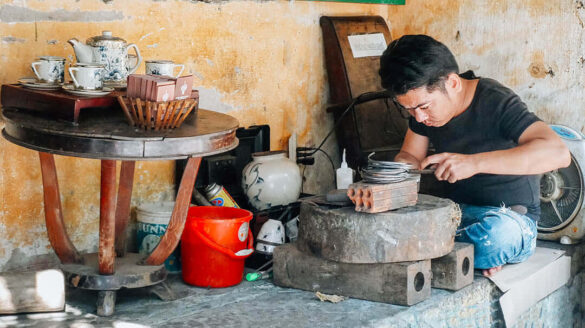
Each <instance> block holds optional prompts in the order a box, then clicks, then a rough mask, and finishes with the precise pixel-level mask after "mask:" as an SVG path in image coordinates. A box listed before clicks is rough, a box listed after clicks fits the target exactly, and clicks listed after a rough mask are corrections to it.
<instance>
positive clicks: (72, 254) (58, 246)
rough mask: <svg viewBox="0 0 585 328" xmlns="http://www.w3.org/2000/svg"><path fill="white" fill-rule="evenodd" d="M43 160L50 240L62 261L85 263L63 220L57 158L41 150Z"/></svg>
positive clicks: (40, 156)
mask: <svg viewBox="0 0 585 328" xmlns="http://www.w3.org/2000/svg"><path fill="white" fill-rule="evenodd" d="M39 158H40V161H41V174H42V176H43V195H44V203H45V223H46V226H47V233H48V235H49V242H50V243H51V246H52V247H53V250H55V253H56V254H57V257H59V260H61V263H63V264H67V263H83V258H82V257H81V256H80V255H79V253H78V252H77V249H75V246H74V245H73V243H72V242H71V240H70V239H69V235H68V234H67V230H65V223H64V222H63V210H62V209H61V197H60V196H59V183H58V181H57V170H56V168H55V159H54V157H53V155H52V154H48V153H43V152H39Z"/></svg>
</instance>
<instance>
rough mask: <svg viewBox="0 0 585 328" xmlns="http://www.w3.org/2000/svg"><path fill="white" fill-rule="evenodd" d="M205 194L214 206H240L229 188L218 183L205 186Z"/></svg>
mask: <svg viewBox="0 0 585 328" xmlns="http://www.w3.org/2000/svg"><path fill="white" fill-rule="evenodd" d="M205 196H206V197H207V199H209V202H210V203H211V204H212V205H213V206H225V207H235V208H240V207H239V206H238V204H236V202H235V201H234V199H233V198H232V196H230V194H228V192H227V190H225V188H224V187H223V186H221V185H218V184H217V183H212V184H210V185H208V186H207V187H205Z"/></svg>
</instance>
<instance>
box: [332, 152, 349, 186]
mask: <svg viewBox="0 0 585 328" xmlns="http://www.w3.org/2000/svg"><path fill="white" fill-rule="evenodd" d="M336 176H337V189H347V187H349V185H350V184H352V183H353V170H352V169H351V168H349V167H347V162H346V161H345V149H343V157H342V161H341V167H340V168H338V169H337V171H336Z"/></svg>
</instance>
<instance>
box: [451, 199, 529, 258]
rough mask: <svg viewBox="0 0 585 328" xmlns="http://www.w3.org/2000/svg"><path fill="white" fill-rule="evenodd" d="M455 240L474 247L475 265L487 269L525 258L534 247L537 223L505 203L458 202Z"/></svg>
mask: <svg viewBox="0 0 585 328" xmlns="http://www.w3.org/2000/svg"><path fill="white" fill-rule="evenodd" d="M459 206H460V207H461V212H462V213H461V214H462V215H461V224H460V225H459V228H458V229H457V234H456V236H455V240H456V241H459V242H465V243H471V244H473V246H474V248H475V254H474V255H475V256H474V257H475V259H474V261H475V268H476V269H489V268H494V267H497V266H500V265H504V264H506V263H520V262H523V261H525V260H527V259H528V258H529V257H530V256H531V255H532V254H533V253H534V250H535V249H536V236H537V230H536V223H535V222H534V221H533V220H532V219H530V218H529V217H527V216H525V215H521V214H518V213H516V212H514V211H512V210H511V209H509V208H506V207H493V206H473V205H466V204H460V205H459Z"/></svg>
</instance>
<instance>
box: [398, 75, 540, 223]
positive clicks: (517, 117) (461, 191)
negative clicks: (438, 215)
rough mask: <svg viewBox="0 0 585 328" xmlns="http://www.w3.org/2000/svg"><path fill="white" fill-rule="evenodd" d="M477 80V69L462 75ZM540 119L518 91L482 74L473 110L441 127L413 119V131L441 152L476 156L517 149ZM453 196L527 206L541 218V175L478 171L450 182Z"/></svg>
mask: <svg viewBox="0 0 585 328" xmlns="http://www.w3.org/2000/svg"><path fill="white" fill-rule="evenodd" d="M461 77H462V78H465V79H474V78H476V77H475V76H474V75H473V72H471V71H468V72H465V73H463V74H461ZM539 120H540V119H539V118H538V117H537V116H536V115H534V114H533V113H531V112H529V111H528V109H527V107H526V104H524V102H522V100H520V97H518V96H517V95H516V94H515V93H514V92H513V91H512V90H510V89H508V88H506V87H504V86H503V85H501V84H500V83H498V82H497V81H495V80H492V79H487V78H479V82H478V84H477V89H476V90H475V94H474V96H473V100H472V102H471V105H469V108H468V109H467V110H466V111H464V112H463V113H461V114H460V115H459V116H457V117H454V118H453V119H451V121H449V122H448V123H447V124H445V125H444V126H441V127H429V126H426V125H424V124H422V123H418V122H416V120H415V119H414V118H413V117H411V118H410V120H409V127H410V129H411V130H412V131H413V132H415V133H417V134H419V135H423V136H427V137H428V138H429V141H430V142H431V143H432V144H433V146H434V147H435V150H436V152H437V153H443V152H450V153H460V154H475V153H482V152H489V151H494V150H502V149H509V148H513V147H516V146H517V145H518V138H519V137H520V135H521V134H522V133H523V132H524V130H525V129H526V128H527V127H528V126H530V125H531V124H532V123H534V122H537V121H539ZM446 188H447V196H448V197H449V198H451V199H452V200H453V201H455V202H457V203H464V204H470V205H478V206H502V205H504V204H505V205H506V206H507V207H510V206H513V205H523V206H525V207H526V208H527V209H528V214H527V215H528V216H529V217H531V218H532V219H534V220H538V218H539V216H540V200H539V194H540V180H539V176H538V175H494V174H476V175H474V176H472V177H471V178H468V179H465V180H461V181H457V182H456V183H453V184H447V187H446Z"/></svg>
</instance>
